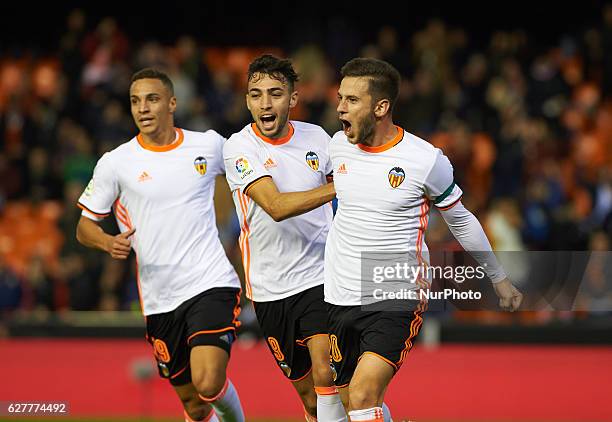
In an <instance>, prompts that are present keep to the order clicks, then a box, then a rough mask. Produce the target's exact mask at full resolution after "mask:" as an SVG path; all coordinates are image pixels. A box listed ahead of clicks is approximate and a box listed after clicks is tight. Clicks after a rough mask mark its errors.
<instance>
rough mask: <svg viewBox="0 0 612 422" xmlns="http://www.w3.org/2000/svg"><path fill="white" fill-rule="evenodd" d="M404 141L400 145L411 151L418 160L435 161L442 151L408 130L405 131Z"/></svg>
mask: <svg viewBox="0 0 612 422" xmlns="http://www.w3.org/2000/svg"><path fill="white" fill-rule="evenodd" d="M403 141H404V142H402V143H401V144H400V145H401V146H402V147H404V148H406V149H408V150H410V154H411V155H413V156H415V157H417V156H418V157H419V158H418V159H423V158H428V159H431V160H434V159H435V158H436V156H437V155H438V154H439V153H440V149H438V148H436V147H435V146H433V145H432V144H431V143H430V142H428V141H426V140H425V139H423V138H421V137H419V136H417V135H414V134H412V133H410V132H408V131H406V130H404V139H403Z"/></svg>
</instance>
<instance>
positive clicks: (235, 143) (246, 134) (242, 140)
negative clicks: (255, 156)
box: [223, 124, 257, 154]
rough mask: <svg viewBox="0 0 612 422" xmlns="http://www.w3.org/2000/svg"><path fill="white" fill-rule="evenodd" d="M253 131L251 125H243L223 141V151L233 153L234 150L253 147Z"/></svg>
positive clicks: (254, 143) (254, 144)
mask: <svg viewBox="0 0 612 422" xmlns="http://www.w3.org/2000/svg"><path fill="white" fill-rule="evenodd" d="M254 138H255V133H254V132H253V129H251V125H250V124H248V125H246V126H245V127H243V128H242V129H241V130H240V131H238V132H235V133H233V134H232V135H231V136H230V137H229V138H228V139H227V140H226V141H225V142H224V143H223V152H224V154H227V153H234V152H236V151H240V150H244V149H245V148H255V147H256V146H257V143H256V142H253V140H254Z"/></svg>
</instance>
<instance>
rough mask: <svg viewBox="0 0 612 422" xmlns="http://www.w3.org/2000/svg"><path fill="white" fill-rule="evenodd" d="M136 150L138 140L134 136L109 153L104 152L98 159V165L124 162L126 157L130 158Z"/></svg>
mask: <svg viewBox="0 0 612 422" xmlns="http://www.w3.org/2000/svg"><path fill="white" fill-rule="evenodd" d="M137 149H138V140H137V139H136V137H135V136H134V137H133V138H132V139H130V140H129V141H127V142H124V143H122V144H120V145H118V146H116V147H115V148H113V149H111V150H110V151H106V152H105V153H104V154H102V156H101V157H100V158H99V159H98V164H110V163H117V162H125V161H126V157H127V156H131V155H132V154H133V153H134V152H135V151H136V150H137Z"/></svg>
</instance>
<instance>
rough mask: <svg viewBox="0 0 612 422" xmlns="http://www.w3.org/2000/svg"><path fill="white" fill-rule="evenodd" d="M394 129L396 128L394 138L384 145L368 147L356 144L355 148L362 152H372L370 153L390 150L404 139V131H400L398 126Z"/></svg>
mask: <svg viewBox="0 0 612 422" xmlns="http://www.w3.org/2000/svg"><path fill="white" fill-rule="evenodd" d="M395 127H396V128H397V135H395V138H393V139H391V140H390V141H388V142H385V143H384V144H382V145H378V146H376V147H370V146H368V145H363V144H357V146H358V147H359V149H361V150H362V151H365V152H372V153H378V152H383V151H386V150H388V149H391V148H393V147H394V146H396V145H397V144H399V143H400V141H401V140H402V139H404V129H402V128H401V127H399V126H395Z"/></svg>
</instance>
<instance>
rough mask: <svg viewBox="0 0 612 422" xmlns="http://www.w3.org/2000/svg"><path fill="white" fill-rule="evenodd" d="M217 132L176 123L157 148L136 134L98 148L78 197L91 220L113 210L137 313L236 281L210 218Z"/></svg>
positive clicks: (219, 165) (218, 165)
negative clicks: (129, 259) (128, 254)
mask: <svg viewBox="0 0 612 422" xmlns="http://www.w3.org/2000/svg"><path fill="white" fill-rule="evenodd" d="M223 142H224V138H223V137H222V136H221V135H219V134H218V133H216V132H215V131H212V130H209V131H207V132H204V133H201V132H191V131H187V130H182V129H178V128H177V129H176V140H175V141H174V142H173V143H172V144H170V145H168V146H163V147H153V146H150V145H148V144H145V143H144V141H143V140H142V138H141V136H140V135H139V136H137V137H135V138H133V139H132V140H130V141H128V142H126V143H124V144H122V145H120V146H119V147H117V148H116V149H114V150H112V151H110V152H108V153H106V154H104V155H103V156H102V158H100V160H99V161H98V163H97V165H96V168H95V170H94V174H93V177H92V179H91V181H90V182H89V184H88V186H87V188H86V189H85V191H84V192H83V194H82V195H81V197H80V198H79V203H78V205H79V207H81V208H82V210H83V212H82V214H83V215H84V216H86V217H88V218H90V219H92V220H95V221H99V220H101V219H102V218H104V217H106V216H108V215H110V214H111V213H114V214H115V217H116V219H117V224H118V225H119V229H120V230H121V232H125V231H128V230H129V229H130V228H132V227H134V228H135V229H136V232H135V233H134V235H133V237H132V248H133V249H134V251H135V252H136V259H137V265H138V287H139V293H140V300H141V306H142V308H143V313H144V314H145V315H151V314H157V313H163V312H169V311H172V310H174V309H176V308H177V307H178V306H179V305H180V304H181V303H183V302H184V301H186V300H188V299H190V298H192V297H194V296H195V295H197V294H199V293H201V292H203V291H205V290H208V289H211V288H213V287H240V283H239V281H238V277H237V275H236V273H235V271H234V269H233V267H232V265H231V264H230V262H229V260H228V259H227V256H226V255H225V251H224V249H223V246H222V245H221V242H220V241H219V236H218V231H217V226H216V223H215V211H214V205H213V195H214V187H215V177H216V176H217V175H219V174H223V173H224V168H223V161H222V147H223Z"/></svg>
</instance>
